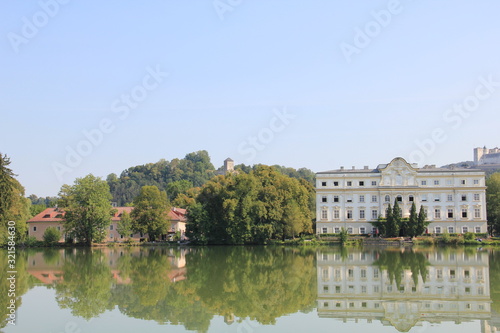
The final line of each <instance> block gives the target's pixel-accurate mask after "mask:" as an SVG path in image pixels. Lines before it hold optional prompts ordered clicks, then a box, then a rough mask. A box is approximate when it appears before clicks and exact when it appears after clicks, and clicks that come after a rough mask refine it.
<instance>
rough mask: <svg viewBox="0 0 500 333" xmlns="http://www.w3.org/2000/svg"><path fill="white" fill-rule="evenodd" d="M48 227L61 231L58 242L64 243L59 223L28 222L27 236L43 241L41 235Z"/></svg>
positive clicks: (62, 229) (61, 227)
mask: <svg viewBox="0 0 500 333" xmlns="http://www.w3.org/2000/svg"><path fill="white" fill-rule="evenodd" d="M49 227H54V228H56V229H58V230H60V231H61V238H60V239H59V241H60V242H64V227H63V225H62V223H61V222H56V221H48V222H30V223H28V236H33V237H35V238H36V239H37V240H43V234H44V233H45V230H47V228H49Z"/></svg>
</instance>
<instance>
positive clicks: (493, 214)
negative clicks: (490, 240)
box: [486, 172, 500, 234]
mask: <svg viewBox="0 0 500 333" xmlns="http://www.w3.org/2000/svg"><path fill="white" fill-rule="evenodd" d="M486 212H487V215H488V225H489V226H490V227H491V228H492V229H493V232H494V233H495V234H500V172H496V173H494V174H492V175H491V176H490V177H488V178H487V179H486Z"/></svg>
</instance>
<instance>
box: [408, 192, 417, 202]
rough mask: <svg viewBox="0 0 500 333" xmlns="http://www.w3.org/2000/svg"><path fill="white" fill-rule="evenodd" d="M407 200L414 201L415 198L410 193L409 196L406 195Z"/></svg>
mask: <svg viewBox="0 0 500 333" xmlns="http://www.w3.org/2000/svg"><path fill="white" fill-rule="evenodd" d="M408 201H409V202H413V201H415V198H414V197H413V195H411V194H410V196H409V197H408Z"/></svg>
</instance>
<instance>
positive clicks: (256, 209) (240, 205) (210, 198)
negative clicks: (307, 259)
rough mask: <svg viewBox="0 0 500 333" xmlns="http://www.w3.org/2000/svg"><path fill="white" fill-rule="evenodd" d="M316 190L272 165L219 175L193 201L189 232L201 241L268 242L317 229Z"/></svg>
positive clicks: (229, 242) (225, 242) (189, 218)
mask: <svg viewBox="0 0 500 333" xmlns="http://www.w3.org/2000/svg"><path fill="white" fill-rule="evenodd" d="M311 196H314V189H313V187H312V186H310V185H306V182H305V181H299V180H297V179H294V178H290V177H288V176H285V175H283V174H281V173H280V172H278V171H276V170H275V169H274V168H273V167H268V166H262V165H261V166H259V167H257V168H255V170H253V171H251V172H250V173H249V174H245V173H239V174H230V175H227V176H218V177H216V178H214V179H213V180H211V181H209V182H208V183H207V184H205V185H204V186H203V187H202V189H201V191H200V193H199V195H198V196H197V198H196V203H195V204H193V205H191V206H190V207H189V213H188V221H189V223H188V225H187V234H188V237H189V238H190V239H192V240H195V241H198V242H201V243H223V244H245V243H265V242H267V241H268V240H269V239H271V238H278V239H282V240H284V239H285V238H289V237H292V238H293V237H296V236H298V235H299V234H301V233H310V232H312V222H311V220H312V214H311Z"/></svg>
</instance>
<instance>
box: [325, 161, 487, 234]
mask: <svg viewBox="0 0 500 333" xmlns="http://www.w3.org/2000/svg"><path fill="white" fill-rule="evenodd" d="M316 183H317V184H316V207H317V222H316V233H338V232H340V230H341V228H342V227H344V228H346V229H347V230H348V232H349V233H351V234H365V233H371V232H372V231H373V227H372V225H371V223H370V221H376V220H377V219H378V217H379V216H385V211H386V209H387V206H388V205H389V203H390V204H391V205H393V204H394V201H395V200H397V201H398V205H399V206H400V208H401V209H402V212H403V217H409V215H410V208H411V205H412V203H413V202H415V204H416V206H417V210H418V209H419V208H420V206H423V207H424V209H425V210H426V212H427V220H428V221H431V224H430V225H429V227H428V231H429V232H430V233H438V234H439V233H443V232H445V231H446V232H449V233H465V232H475V233H486V232H487V222H486V194H485V190H486V187H485V175H484V172H483V171H481V170H474V169H459V168H450V169H443V168H436V167H435V166H425V167H423V168H417V166H416V165H415V164H409V163H407V162H406V161H405V160H404V159H403V158H400V157H398V158H395V159H393V160H392V161H391V162H390V163H389V164H380V165H379V166H378V167H377V168H376V169H369V168H368V167H365V168H364V169H355V168H354V167H353V169H352V170H345V169H344V168H343V167H342V168H341V169H340V170H331V171H325V172H319V173H317V174H316Z"/></svg>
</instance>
